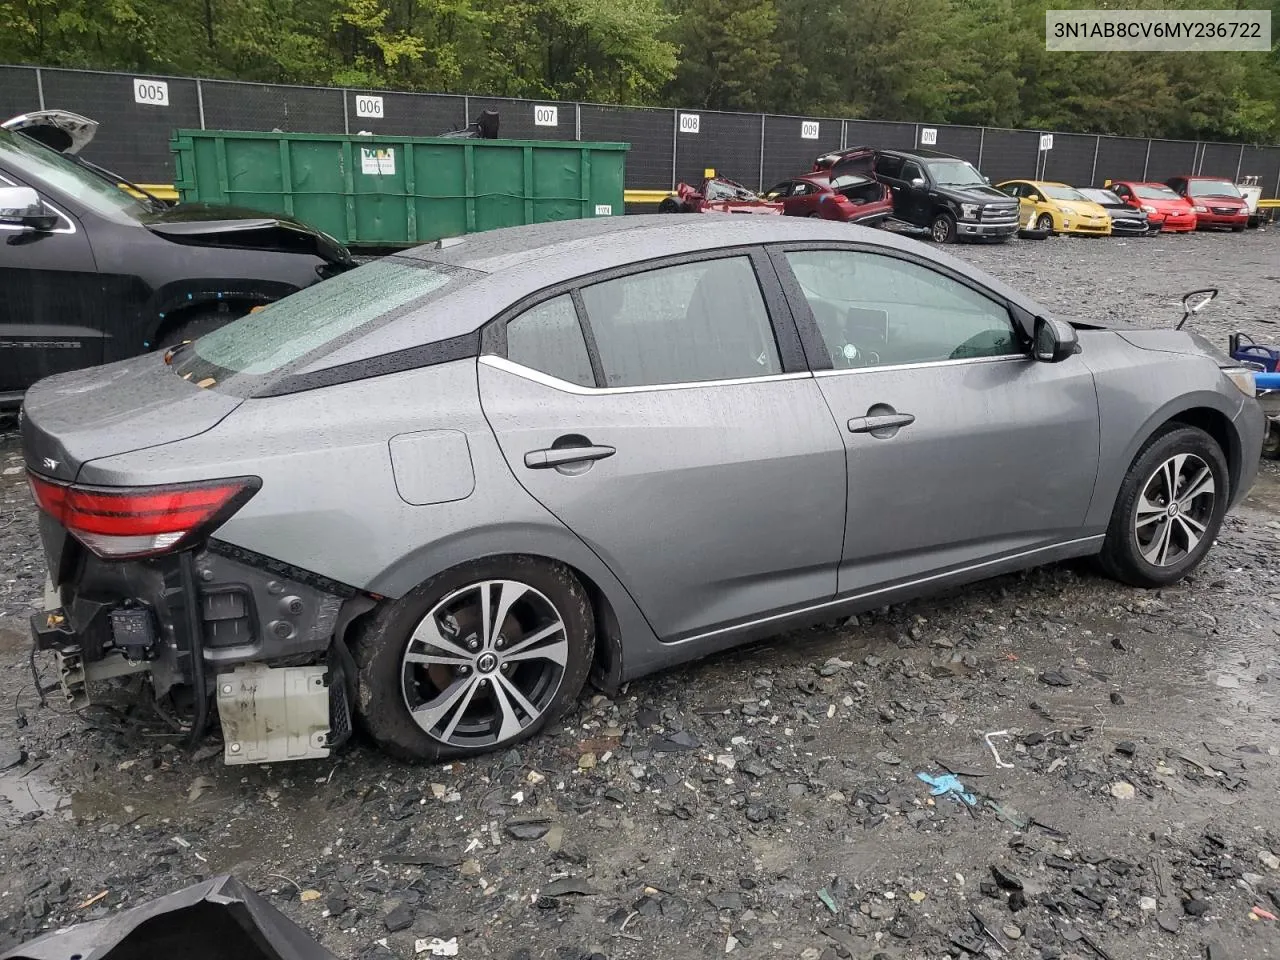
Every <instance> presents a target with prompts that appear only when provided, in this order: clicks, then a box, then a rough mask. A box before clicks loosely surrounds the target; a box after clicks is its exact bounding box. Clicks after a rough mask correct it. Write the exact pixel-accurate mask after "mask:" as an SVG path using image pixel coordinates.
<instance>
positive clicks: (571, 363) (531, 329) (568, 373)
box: [507, 294, 596, 387]
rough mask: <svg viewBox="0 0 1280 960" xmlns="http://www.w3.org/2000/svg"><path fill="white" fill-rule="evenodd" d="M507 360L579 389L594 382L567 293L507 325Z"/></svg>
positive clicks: (584, 341)
mask: <svg viewBox="0 0 1280 960" xmlns="http://www.w3.org/2000/svg"><path fill="white" fill-rule="evenodd" d="M507 359H508V360H513V361H515V362H516V363H519V364H522V365H523V366H526V367H529V368H530V369H531V370H540V371H541V372H543V373H548V374H550V375H551V376H553V377H559V378H560V379H561V380H567V381H569V382H570V383H576V384H579V385H580V386H584V387H594V386H595V383H596V380H595V376H594V375H593V374H592V372H591V358H590V356H589V355H588V354H587V342H586V340H584V339H583V336H582V327H581V326H580V325H579V323H578V313H577V311H576V310H574V308H573V298H572V297H570V296H569V295H568V294H564V295H562V296H559V297H556V298H555V299H553V300H548V301H546V302H545V303H540V304H538V305H537V306H536V307H531V308H530V309H528V310H526V311H525V312H524V313H522V314H520V316H518V317H516V318H515V319H514V320H512V321H510V322H509V323H508V324H507Z"/></svg>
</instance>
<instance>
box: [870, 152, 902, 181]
mask: <svg viewBox="0 0 1280 960" xmlns="http://www.w3.org/2000/svg"><path fill="white" fill-rule="evenodd" d="M876 174H877V175H878V176H881V177H888V178H890V179H891V180H897V179H898V177H899V176H901V174H902V158H901V157H890V156H887V155H885V154H883V153H882V154H880V155H879V156H878V157H876Z"/></svg>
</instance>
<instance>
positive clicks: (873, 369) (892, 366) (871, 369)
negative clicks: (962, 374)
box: [813, 353, 1032, 377]
mask: <svg viewBox="0 0 1280 960" xmlns="http://www.w3.org/2000/svg"><path fill="white" fill-rule="evenodd" d="M1031 359H1032V358H1031V357H1029V356H1027V354H1025V353H1007V354H1002V355H1001V356H998V357H958V358H957V359H955V360H921V361H919V362H917V363H886V364H883V365H880V366H876V365H871V366H866V367H848V368H846V369H843V370H835V369H832V370H815V371H814V374H813V375H814V376H815V377H839V376H843V375H845V374H847V373H879V372H880V371H883V370H889V371H892V370H920V369H923V368H926V367H954V366H957V365H959V364H964V363H1000V362H1003V361H1007V360H1027V361H1030V360H1031Z"/></svg>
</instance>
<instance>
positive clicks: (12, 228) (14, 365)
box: [0, 110, 355, 408]
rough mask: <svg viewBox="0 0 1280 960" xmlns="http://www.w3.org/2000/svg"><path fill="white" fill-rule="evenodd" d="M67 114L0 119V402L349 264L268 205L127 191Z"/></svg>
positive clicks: (321, 237)
mask: <svg viewBox="0 0 1280 960" xmlns="http://www.w3.org/2000/svg"><path fill="white" fill-rule="evenodd" d="M96 128H97V124H96V123H94V121H92V120H88V119H86V118H84V117H80V116H77V115H75V114H71V113H66V112H65V111H57V110H50V111H42V112H40V113H38V114H25V115H24V116H21V117H15V118H14V119H13V120H10V121H7V122H6V123H4V124H0V408H4V407H11V406H16V405H17V404H18V403H19V402H20V401H21V399H22V394H23V393H24V392H25V390H26V389H27V387H29V386H31V384H33V383H35V382H36V381H37V380H39V379H40V378H42V377H46V376H49V375H50V374H54V373H61V372H63V371H66V370H75V369H77V368H79V367H87V366H92V365H94V364H99V363H107V362H110V361H112V360H121V359H123V358H125V357H131V356H134V355H135V354H139V353H143V352H145V351H147V350H149V349H154V348H156V347H161V346H166V345H169V344H172V343H179V342H181V341H182V340H188V339H192V338H194V337H196V336H199V335H200V334H202V333H207V332H208V331H209V330H211V329H214V328H215V327H218V326H221V325H222V324H224V323H227V322H229V321H231V320H233V319H235V318H236V317H238V316H241V315H242V314H245V313H248V312H249V311H250V310H252V309H253V308H254V307H257V306H260V305H262V304H266V303H270V302H272V301H273V300H279V299H280V298H281V297H285V296H288V295H289V294H290V293H293V292H294V291H296V290H299V289H301V288H303V287H307V286H310V285H311V284H313V283H317V282H319V281H320V280H322V279H324V278H325V277H327V276H330V275H331V274H334V273H337V272H341V271H343V270H346V269H348V268H350V267H353V266H355V262H354V261H353V260H352V258H351V254H350V253H348V251H347V249H346V248H345V247H344V246H342V244H340V243H338V242H337V241H336V240H334V239H333V238H332V237H329V236H328V235H326V234H323V233H321V232H319V231H318V230H315V229H313V228H311V227H309V226H306V225H305V224H302V223H298V222H297V221H294V220H290V219H288V218H286V217H279V216H275V215H273V214H262V213H256V212H254V211H251V210H239V209H235V208H231V207H216V206H210V205H207V204H200V203H191V204H180V205H178V206H176V207H169V206H167V205H165V204H164V203H162V202H160V201H158V200H155V199H154V198H147V197H146V196H143V198H142V199H138V198H137V196H131V195H130V194H129V193H127V192H125V191H124V190H122V189H121V188H120V186H119V183H120V182H121V181H120V178H118V177H115V176H114V175H111V174H110V173H108V172H107V171H104V170H101V169H100V168H97V167H95V166H94V165H93V164H91V163H89V162H88V161H85V160H82V159H80V158H79V157H77V156H75V154H76V153H77V152H78V151H79V149H80V148H81V147H83V146H84V145H85V144H86V143H87V142H88V141H89V140H90V139H91V138H92V136H93V133H94V131H95V130H96Z"/></svg>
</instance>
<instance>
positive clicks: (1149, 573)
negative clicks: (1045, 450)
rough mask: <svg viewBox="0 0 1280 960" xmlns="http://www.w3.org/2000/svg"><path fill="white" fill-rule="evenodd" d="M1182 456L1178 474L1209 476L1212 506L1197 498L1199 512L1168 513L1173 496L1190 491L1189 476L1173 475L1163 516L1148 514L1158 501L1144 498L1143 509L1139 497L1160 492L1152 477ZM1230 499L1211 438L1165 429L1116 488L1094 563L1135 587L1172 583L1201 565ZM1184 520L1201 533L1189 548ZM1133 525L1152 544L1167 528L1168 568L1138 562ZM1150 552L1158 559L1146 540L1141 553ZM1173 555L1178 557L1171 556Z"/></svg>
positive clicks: (1219, 451)
mask: <svg viewBox="0 0 1280 960" xmlns="http://www.w3.org/2000/svg"><path fill="white" fill-rule="evenodd" d="M1183 454H1185V455H1188V459H1187V460H1186V462H1185V467H1184V469H1187V470H1188V472H1189V473H1192V472H1194V471H1196V470H1197V469H1198V465H1199V464H1202V465H1203V466H1204V467H1207V468H1208V470H1209V471H1210V473H1211V475H1212V481H1213V490H1212V491H1211V492H1212V502H1211V503H1210V504H1208V505H1207V506H1206V504H1205V503H1204V501H1203V495H1202V496H1201V497H1198V498H1196V499H1195V511H1203V512H1193V509H1192V508H1191V507H1183V506H1179V507H1178V508H1173V507H1172V502H1173V501H1175V500H1178V494H1177V491H1178V490H1179V489H1181V490H1182V491H1183V492H1184V493H1185V492H1189V488H1190V487H1191V486H1194V485H1196V484H1195V478H1194V477H1193V476H1183V475H1177V476H1175V494H1174V496H1173V497H1165V498H1163V500H1164V501H1165V502H1167V503H1168V504H1169V505H1170V506H1169V509H1168V512H1167V513H1162V512H1160V511H1154V512H1153V511H1152V506H1156V507H1159V506H1161V503H1162V498H1160V497H1159V496H1152V497H1149V498H1146V503H1147V504H1148V505H1147V506H1146V507H1145V508H1144V507H1143V502H1144V493H1146V492H1151V491H1153V490H1156V491H1158V489H1159V488H1160V487H1161V478H1160V477H1158V476H1157V471H1161V470H1162V469H1163V465H1165V464H1166V463H1168V462H1170V461H1172V460H1173V458H1175V457H1177V456H1179V455H1183ZM1197 461H1198V462H1197ZM1180 484H1181V486H1179V485H1180ZM1230 493H1231V478H1230V473H1229V472H1228V470H1227V461H1226V457H1224V456H1223V453H1222V448H1221V447H1219V446H1218V443H1217V441H1215V440H1214V439H1213V437H1211V436H1209V434H1207V433H1205V432H1204V431H1203V430H1201V429H1199V428H1198V427H1187V426H1178V425H1171V426H1169V427H1168V428H1166V429H1164V430H1163V431H1161V432H1160V433H1157V434H1156V435H1155V436H1154V437H1152V438H1151V439H1150V440H1148V441H1147V443H1146V445H1145V446H1144V447H1143V448H1142V450H1140V451H1139V453H1138V456H1137V457H1136V458H1135V459H1134V461H1133V465H1132V466H1130V467H1129V472H1128V473H1127V474H1126V475H1125V478H1124V483H1122V484H1121V485H1120V495H1119V496H1118V497H1117V498H1116V504H1115V508H1114V509H1113V510H1112V513H1111V523H1110V525H1109V526H1108V528H1107V537H1106V540H1105V541H1104V544H1103V547H1102V552H1101V554H1099V557H1098V559H1099V562H1100V564H1101V566H1102V569H1103V570H1104V571H1105V572H1106V573H1107V574H1108V575H1109V576H1111V577H1113V578H1114V579H1116V580H1119V581H1121V582H1122V583H1127V584H1130V585H1131V586H1135V587H1163V586H1168V585H1169V584H1171V583H1176V582H1177V581H1179V580H1181V579H1182V578H1183V577H1184V576H1186V575H1187V574H1188V573H1189V572H1190V571H1191V570H1192V569H1194V568H1195V567H1196V566H1197V565H1198V564H1199V563H1200V561H1201V560H1203V559H1204V555H1205V554H1206V553H1208V551H1209V548H1210V547H1211V546H1212V545H1213V541H1214V538H1215V537H1217V535H1218V530H1219V528H1220V527H1221V526H1222V517H1223V515H1224V514H1225V513H1226V510H1227V501H1228V500H1229V499H1230ZM1144 512H1145V517H1144ZM1184 518H1187V519H1190V520H1192V521H1194V522H1195V523H1196V524H1199V525H1202V526H1203V528H1204V529H1203V531H1202V533H1201V534H1200V536H1199V540H1198V541H1196V543H1195V544H1194V545H1192V544H1191V542H1190V540H1189V536H1192V535H1194V534H1188V532H1187V531H1191V530H1192V527H1191V526H1190V525H1189V524H1188V522H1187V519H1184ZM1139 522H1142V523H1143V524H1144V526H1143V529H1144V531H1145V530H1152V531H1153V532H1152V533H1151V534H1145V533H1144V534H1143V535H1145V536H1149V537H1154V538H1159V537H1160V536H1161V535H1162V534H1165V532H1166V531H1165V525H1167V526H1168V528H1169V532H1168V533H1167V535H1166V540H1167V542H1168V547H1169V550H1171V551H1173V553H1172V555H1171V556H1170V557H1169V562H1166V563H1163V564H1161V563H1153V562H1152V561H1151V560H1149V559H1148V558H1147V556H1144V553H1143V550H1144V544H1142V543H1140V542H1139V536H1140V535H1139V532H1138V529H1139V528H1138V526H1137V525H1138V524H1139ZM1152 547H1154V552H1155V554H1156V556H1157V558H1159V556H1160V554H1159V545H1158V544H1157V543H1156V541H1155V540H1149V541H1148V544H1147V545H1146V548H1147V549H1151V548H1152ZM1179 550H1180V551H1181V552H1180V553H1178V552H1177V551H1179Z"/></svg>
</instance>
